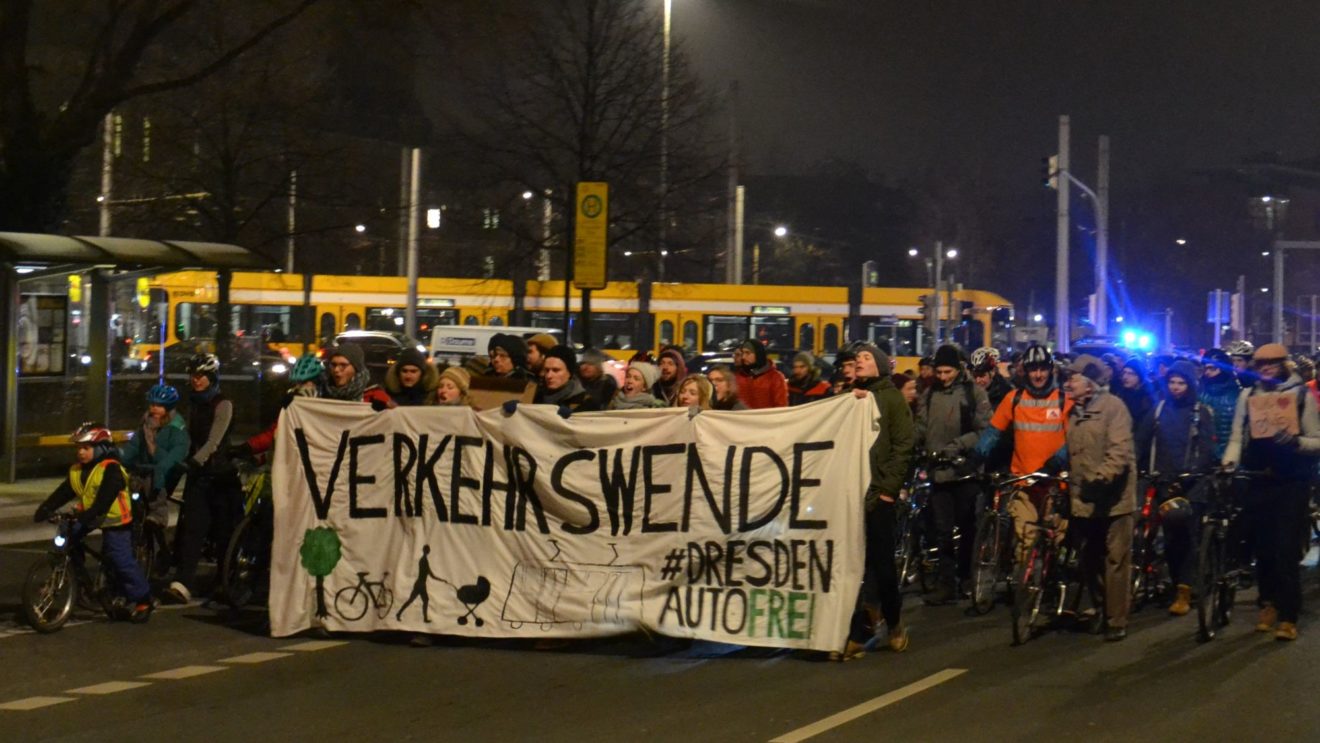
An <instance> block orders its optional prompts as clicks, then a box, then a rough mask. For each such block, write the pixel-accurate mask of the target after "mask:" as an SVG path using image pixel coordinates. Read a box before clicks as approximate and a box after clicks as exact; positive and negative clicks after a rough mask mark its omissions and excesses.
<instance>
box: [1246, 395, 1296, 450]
mask: <svg viewBox="0 0 1320 743" xmlns="http://www.w3.org/2000/svg"><path fill="white" fill-rule="evenodd" d="M1247 418H1248V419H1249V420H1250V421H1251V438H1253V439H1272V438H1274V435H1275V434H1276V433H1289V434H1292V435H1293V436H1297V435H1298V434H1300V433H1301V431H1302V427H1301V423H1300V421H1298V420H1297V394H1296V393H1294V392H1263V393H1260V394H1257V395H1252V396H1251V397H1248V398H1247Z"/></svg>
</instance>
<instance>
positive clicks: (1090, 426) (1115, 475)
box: [1067, 389, 1137, 518]
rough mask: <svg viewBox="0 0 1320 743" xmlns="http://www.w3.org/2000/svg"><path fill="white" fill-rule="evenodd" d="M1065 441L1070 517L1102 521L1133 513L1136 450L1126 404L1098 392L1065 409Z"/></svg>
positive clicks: (1135, 504)
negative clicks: (1108, 517)
mask: <svg viewBox="0 0 1320 743" xmlns="http://www.w3.org/2000/svg"><path fill="white" fill-rule="evenodd" d="M1067 439H1068V469H1069V472H1070V475H1071V476H1070V478H1069V480H1070V482H1069V485H1068V493H1069V495H1070V496H1071V497H1070V508H1071V511H1072V516H1073V517H1075V518H1103V517H1106V516H1122V515H1124V514H1128V513H1132V512H1133V511H1134V510H1136V507H1137V467H1136V447H1135V445H1134V444H1133V443H1132V418H1131V417H1130V416H1129V415H1128V411H1127V406H1125V405H1124V404H1123V402H1122V401H1121V400H1119V399H1118V398H1117V397H1115V396H1114V395H1112V394H1110V393H1108V392H1106V391H1105V390H1103V389H1097V390H1096V392H1095V394H1094V395H1092V396H1091V399H1089V400H1087V401H1086V403H1085V404H1074V405H1073V407H1072V410H1071V411H1069V413H1068V426H1067Z"/></svg>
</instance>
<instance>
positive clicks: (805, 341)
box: [798, 322, 816, 351]
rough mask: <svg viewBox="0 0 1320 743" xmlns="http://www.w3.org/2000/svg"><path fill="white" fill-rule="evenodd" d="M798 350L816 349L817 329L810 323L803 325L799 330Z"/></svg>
mask: <svg viewBox="0 0 1320 743" xmlns="http://www.w3.org/2000/svg"><path fill="white" fill-rule="evenodd" d="M798 349H799V350H801V351H814V350H815V349H816V328H815V326H813V325H812V324H811V323H809V322H804V323H802V327H801V328H798Z"/></svg>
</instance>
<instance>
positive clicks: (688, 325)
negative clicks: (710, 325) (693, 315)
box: [683, 320, 697, 352]
mask: <svg viewBox="0 0 1320 743" xmlns="http://www.w3.org/2000/svg"><path fill="white" fill-rule="evenodd" d="M683 348H685V349H687V350H688V351H689V352H692V351H696V350H697V323H696V321H695V320H688V321H687V322H685V323H683Z"/></svg>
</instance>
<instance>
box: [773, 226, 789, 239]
mask: <svg viewBox="0 0 1320 743" xmlns="http://www.w3.org/2000/svg"><path fill="white" fill-rule="evenodd" d="M787 234H788V228H787V227H785V226H784V225H782V224H781V225H779V226H778V227H776V228H775V237H784V236H785V235H787Z"/></svg>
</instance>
